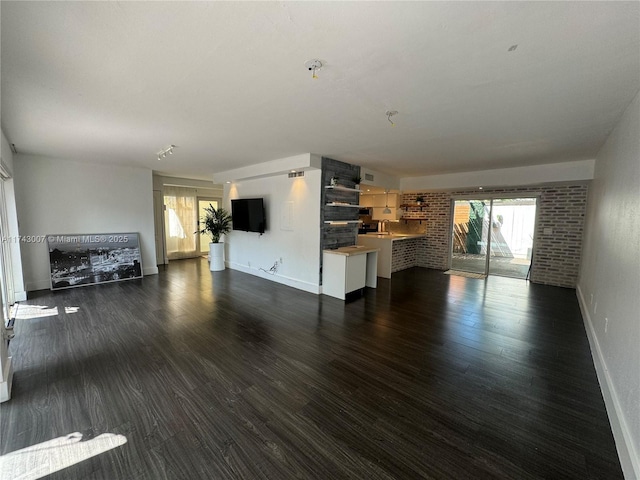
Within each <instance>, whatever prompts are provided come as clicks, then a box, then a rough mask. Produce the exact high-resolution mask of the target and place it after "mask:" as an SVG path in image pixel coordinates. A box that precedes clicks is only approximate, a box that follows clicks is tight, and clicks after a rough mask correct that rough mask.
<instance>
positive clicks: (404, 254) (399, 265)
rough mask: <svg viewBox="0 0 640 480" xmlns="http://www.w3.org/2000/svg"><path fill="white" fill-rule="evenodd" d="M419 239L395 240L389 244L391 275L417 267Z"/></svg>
mask: <svg viewBox="0 0 640 480" xmlns="http://www.w3.org/2000/svg"><path fill="white" fill-rule="evenodd" d="M420 240H421V239H420V238H411V239H408V240H396V241H394V242H392V244H391V249H392V253H391V273H393V272H399V271H400V270H404V269H406V268H411V267H417V266H418V255H417V252H418V249H419V248H420V246H419V242H420Z"/></svg>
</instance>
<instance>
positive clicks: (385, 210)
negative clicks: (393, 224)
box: [382, 190, 391, 215]
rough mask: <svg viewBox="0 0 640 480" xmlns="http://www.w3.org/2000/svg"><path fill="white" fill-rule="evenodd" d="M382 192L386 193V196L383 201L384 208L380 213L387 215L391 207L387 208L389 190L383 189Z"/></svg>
mask: <svg viewBox="0 0 640 480" xmlns="http://www.w3.org/2000/svg"><path fill="white" fill-rule="evenodd" d="M384 193H386V195H387V198H386V200H385V202H384V210H382V213H384V214H385V215H389V214H390V213H391V209H390V208H389V190H385V191H384Z"/></svg>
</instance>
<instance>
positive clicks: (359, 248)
mask: <svg viewBox="0 0 640 480" xmlns="http://www.w3.org/2000/svg"><path fill="white" fill-rule="evenodd" d="M377 251H378V249H377V248H373V247H366V246H364V245H352V246H350V247H340V248H336V249H334V250H324V253H329V254H333V255H345V256H347V257H349V256H351V255H363V254H365V253H369V252H377Z"/></svg>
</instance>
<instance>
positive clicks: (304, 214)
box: [224, 170, 322, 293]
mask: <svg viewBox="0 0 640 480" xmlns="http://www.w3.org/2000/svg"><path fill="white" fill-rule="evenodd" d="M321 175H322V174H321V171H320V170H308V171H306V172H305V176H304V177H297V178H288V177H287V174H286V173H284V174H278V175H274V176H271V177H267V178H259V179H254V180H242V181H239V182H236V183H233V184H231V185H225V196H224V205H225V208H227V209H229V210H230V209H231V202H230V199H232V198H257V197H262V198H264V201H265V210H266V214H267V231H266V232H265V233H264V234H263V235H262V236H260V235H259V234H258V233H250V232H239V231H232V232H231V233H230V234H229V235H228V236H227V238H226V239H225V242H226V247H227V251H226V261H227V264H228V266H229V268H232V269H235V270H241V271H243V272H247V273H251V274H253V275H258V276H261V277H263V278H266V279H268V280H273V281H275V282H279V283H284V284H286V285H289V286H292V287H295V288H299V289H301V290H305V291H308V292H312V293H320V286H319V283H320V282H319V270H320V184H321ZM287 202H293V203H292V205H293V210H292V213H293V214H292V215H291V218H290V222H287V220H286V218H283V215H284V216H285V217H286V210H287V209H288V208H289V205H291V204H290V203H287ZM287 223H289V225H290V226H289V227H287V226H286V224H287ZM286 228H290V229H286ZM280 258H282V265H281V266H280V267H279V269H278V272H277V274H275V275H270V274H267V273H265V272H264V271H262V270H260V268H263V269H264V270H269V269H270V268H271V266H272V265H273V264H274V262H275V261H276V260H277V261H278V262H279V261H280Z"/></svg>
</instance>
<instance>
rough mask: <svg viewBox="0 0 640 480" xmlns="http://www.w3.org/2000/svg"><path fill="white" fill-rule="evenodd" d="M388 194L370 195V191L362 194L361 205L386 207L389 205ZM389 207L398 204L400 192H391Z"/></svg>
mask: <svg viewBox="0 0 640 480" xmlns="http://www.w3.org/2000/svg"><path fill="white" fill-rule="evenodd" d="M386 202H387V196H386V195H385V194H384V193H376V194H375V195H370V194H368V193H363V194H361V195H360V206H361V207H382V208H384V207H385V205H387V203H386ZM388 205H389V208H394V207H396V208H397V206H398V194H397V193H390V194H389V203H388Z"/></svg>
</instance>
